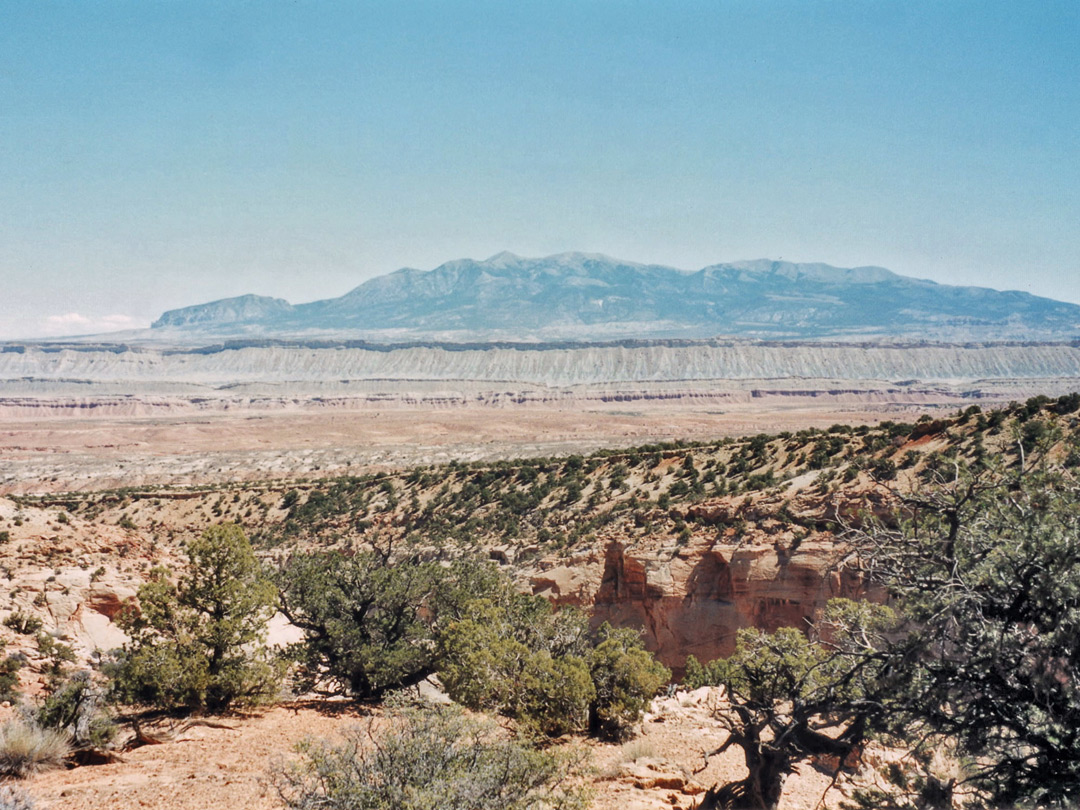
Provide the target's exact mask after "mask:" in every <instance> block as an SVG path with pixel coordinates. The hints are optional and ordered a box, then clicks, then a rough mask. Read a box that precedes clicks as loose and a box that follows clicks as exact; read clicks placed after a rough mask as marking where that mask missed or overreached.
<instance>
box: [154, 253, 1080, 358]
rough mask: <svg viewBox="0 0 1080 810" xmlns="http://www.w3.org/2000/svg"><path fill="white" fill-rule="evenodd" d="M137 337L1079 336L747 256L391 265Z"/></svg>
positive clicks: (892, 280)
mask: <svg viewBox="0 0 1080 810" xmlns="http://www.w3.org/2000/svg"><path fill="white" fill-rule="evenodd" d="M150 332H151V333H152V335H148V336H157V337H160V338H170V339H176V340H185V339H208V338H211V337H224V338H236V337H248V338H251V337H289V338H298V337H300V338H302V337H354V338H363V339H370V340H415V339H433V340H449V341H454V340H512V341H519V340H520V341H530V340H547V341H551V340H611V339H627V338H644V339H659V338H710V337H736V338H739V337H745V338H757V339H800V340H807V339H809V340H815V339H859V340H862V339H878V338H905V339H925V340H947V341H980V340H1062V339H1072V338H1075V337H1077V336H1078V335H1080V306H1077V305H1075V304H1069V303H1064V302H1060V301H1055V300H1052V299H1049V298H1040V297H1037V296H1034V295H1030V294H1028V293H1024V292H1018V291H1005V292H1002V291H997V290H992V289H987V288H983V287H958V286H949V285H944V284H938V283H935V282H933V281H927V280H922V279H915V278H910V277H906V276H901V275H898V274H896V273H893V272H891V271H889V270H886V269H884V268H881V267H856V268H850V269H845V268H837V267H831V266H829V265H826V264H796V263H791V262H782V261H771V260H767V259H759V260H755V261H741V262H733V263H726V264H715V265H711V266H709V267H705V268H702V269H701V270H698V271H696V272H692V271H685V270H678V269H676V268H673V267H666V266H662V265H646V264H637V263H634V262H627V261H622V260H618V259H612V258H609V257H607V256H601V255H596V254H584V253H562V254H558V255H554V256H548V257H544V258H533V259H530V258H522V257H519V256H515V255H513V254H511V253H499V254H497V255H495V256H492V257H491V258H490V259H487V260H486V261H475V260H472V259H460V260H456V261H451V262H447V263H445V264H443V265H440V266H439V267H437V268H435V269H434V270H429V271H424V270H416V269H411V268H405V269H401V270H398V271H396V272H393V273H390V274H388V275H383V276H379V277H377V278H373V279H371V280H369V281H366V282H364V283H363V284H361V285H360V286H358V287H356V288H355V289H353V290H352V291H350V292H348V293H346V294H345V295H343V296H341V297H340V298H331V299H325V300H320V301H312V302H310V303H305V304H297V305H293V304H290V303H289V302H288V301H285V300H283V299H280V298H269V297H265V296H258V295H244V296H240V297H238V298H229V299H224V300H220V301H213V302H210V303H207V304H199V305H196V306H189V307H184V308H182V309H175V310H170V311H169V312H166V313H164V314H163V315H162V316H161V317H160V318H159V319H158V320H157V321H156V322H155V323H154V324H153V326H152V328H151V330H150Z"/></svg>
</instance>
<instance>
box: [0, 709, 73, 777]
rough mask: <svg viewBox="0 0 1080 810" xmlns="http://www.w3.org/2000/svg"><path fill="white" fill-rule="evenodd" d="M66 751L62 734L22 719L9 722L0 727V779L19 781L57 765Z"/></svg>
mask: <svg viewBox="0 0 1080 810" xmlns="http://www.w3.org/2000/svg"><path fill="white" fill-rule="evenodd" d="M68 750H69V748H68V737H67V735H66V734H64V733H63V732H60V731H56V730H55V729H51V728H42V727H41V726H39V725H37V724H36V723H33V722H29V721H26V720H22V719H15V720H9V721H8V722H6V723H4V724H3V725H2V726H0V778H4V777H11V778H15V779H21V778H23V777H24V776H28V775H30V774H31V773H34V772H35V771H39V770H42V769H44V768H50V767H55V766H57V765H60V764H61V763H62V762H63V761H64V757H66V756H67V754H68Z"/></svg>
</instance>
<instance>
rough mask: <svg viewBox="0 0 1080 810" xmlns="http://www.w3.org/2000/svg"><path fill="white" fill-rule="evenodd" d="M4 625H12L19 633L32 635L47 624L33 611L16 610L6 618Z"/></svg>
mask: <svg viewBox="0 0 1080 810" xmlns="http://www.w3.org/2000/svg"><path fill="white" fill-rule="evenodd" d="M4 626H5V627H10V628H11V629H12V630H14V631H15V632H16V633H18V634H19V635H22V636H32V635H34V634H36V633H37V632H38V631H40V630H41V628H42V627H44V626H45V623H44V622H42V621H41V619H39V618H38V617H37V616H34V615H33V614H32V613H23V612H22V611H21V610H16V611H14V612H13V613H10V614H9V615H8V616H7V617H5V618H4Z"/></svg>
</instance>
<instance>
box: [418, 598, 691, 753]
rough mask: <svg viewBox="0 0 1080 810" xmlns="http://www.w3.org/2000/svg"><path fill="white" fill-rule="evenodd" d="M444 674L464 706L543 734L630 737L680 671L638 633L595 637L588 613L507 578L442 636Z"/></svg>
mask: <svg viewBox="0 0 1080 810" xmlns="http://www.w3.org/2000/svg"><path fill="white" fill-rule="evenodd" d="M439 676H440V678H441V679H442V682H443V684H444V685H445V686H446V689H447V692H448V693H449V695H450V696H451V698H453V699H454V700H456V701H458V702H459V703H462V704H463V705H465V706H468V707H470V708H474V709H484V710H488V711H495V712H500V713H502V714H505V715H508V716H510V717H514V718H515V719H517V720H518V721H519V722H520V723H523V724H525V725H526V726H528V727H531V728H533V729H535V730H537V731H539V732H541V733H543V734H548V735H552V736H555V735H559V734H564V733H567V732H571V731H580V730H583V729H585V728H589V729H591V730H592V731H593V732H594V733H596V734H599V735H601V736H607V737H614V738H620V739H621V738H625V737H627V736H629V734H630V733H631V730H632V728H633V726H634V725H635V724H636V723H637V722H638V720H640V718H641V714H642V712H643V711H644V709H645V707H646V706H647V705H648V701H649V700H650V699H651V698H652V697H653V696H654V695H655V694H656V692H657V690H658V689H659V688H660V687H661V686H662V685H663V684H664V683H665V682H666V681H667V679H668V677H669V676H670V673H669V672H668V671H667V669H665V668H664V667H662V666H660V665H659V664H657V663H656V661H655V660H653V658H652V656H651V655H650V654H649V653H648V652H647V651H646V650H645V649H644V647H643V645H642V644H641V640H640V638H639V637H638V635H637V634H636V633H634V632H633V631H630V630H612V629H611V628H610V627H607V626H605V627H603V628H601V630H600V631H599V632H598V633H597V634H595V635H590V633H589V631H588V625H587V621H586V618H585V616H584V615H583V614H581V613H580V612H578V611H575V610H571V609H563V610H560V611H553V610H552V608H551V605H550V604H549V603H548V602H547V600H545V599H543V598H542V597H538V596H531V595H526V594H521V593H517V592H516V591H514V589H513V587H512V586H511V584H510V583H509V582H508V581H504V582H503V583H502V586H501V588H500V590H498V591H497V592H495V593H494V594H493V596H492V597H490V598H487V599H483V600H477V601H476V602H475V603H473V605H472V606H471V608H470V610H469V618H467V619H463V620H461V621H457V622H454V623H452V624H450V625H449V626H448V627H447V628H446V630H445V631H444V632H443V633H441V634H440V636H439Z"/></svg>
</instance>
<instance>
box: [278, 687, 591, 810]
mask: <svg viewBox="0 0 1080 810" xmlns="http://www.w3.org/2000/svg"><path fill="white" fill-rule="evenodd" d="M300 751H301V753H302V754H303V756H304V759H303V760H302V761H301V762H300V763H299V764H298V765H295V766H293V767H291V768H287V769H284V770H282V771H279V772H278V773H277V774H275V777H274V781H275V783H276V786H277V789H278V793H279V794H280V795H281V797H282V799H283V800H284V802H285V805H286V807H289V808H295V810H315V808H325V810H449V809H450V808H461V809H462V810H466V809H467V810H579V809H581V808H584V807H585V805H586V803H585V797H584V796H583V795H582V794H581V792H580V791H578V790H573V789H568V788H566V787H564V783H565V781H566V776H567V774H568V771H569V770H570V768H571V767H572V763H571V762H570V761H568V760H567V759H566V758H565V757H560V756H558V755H557V754H553V753H550V752H545V751H538V750H536V749H534V748H532V747H531V746H528V745H526V744H522V743H521V742H519V741H517V740H516V739H513V738H507V736H506V734H505V733H504V732H502V730H501V729H498V728H497V727H496V726H494V725H493V724H490V723H486V722H484V721H481V720H478V719H475V718H470V717H467V716H465V715H464V714H463V713H462V711H461V710H460V709H458V708H456V707H451V706H447V707H441V708H432V709H427V710H416V709H413V710H406V709H392V710H391V711H390V712H389V713H388V715H387V717H386V719H385V721H383V722H382V723H379V724H376V723H374V722H369V723H368V724H367V725H366V726H361V727H358V728H355V729H353V730H352V731H350V732H348V733H347V734H346V735H345V742H344V743H342V744H341V745H338V746H331V745H328V744H326V743H325V742H308V743H306V744H304V745H302V746H301V748H300Z"/></svg>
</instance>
